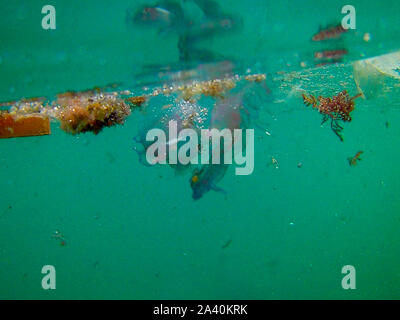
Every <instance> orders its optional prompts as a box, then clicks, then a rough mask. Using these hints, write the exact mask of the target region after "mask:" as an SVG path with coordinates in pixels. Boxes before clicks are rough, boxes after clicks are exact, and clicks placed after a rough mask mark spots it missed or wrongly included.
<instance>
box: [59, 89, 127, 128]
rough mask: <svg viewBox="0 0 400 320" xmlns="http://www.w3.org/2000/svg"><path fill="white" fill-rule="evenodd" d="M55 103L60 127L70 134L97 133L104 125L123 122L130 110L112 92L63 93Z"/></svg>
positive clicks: (109, 125)
mask: <svg viewBox="0 0 400 320" xmlns="http://www.w3.org/2000/svg"><path fill="white" fill-rule="evenodd" d="M57 104H59V106H60V109H59V111H58V114H57V119H58V120H59V121H60V127H61V129H62V130H64V131H66V132H68V133H71V134H78V133H81V132H87V131H91V132H93V133H94V134H97V133H99V132H100V131H101V130H102V129H103V128H104V127H111V126H113V125H115V124H123V123H124V121H125V118H126V117H127V116H129V115H130V112H131V111H130V107H129V106H128V105H127V104H126V103H125V102H124V100H123V99H121V98H118V97H117V96H116V95H115V94H112V93H95V92H93V91H90V92H82V93H74V92H73V93H64V94H62V95H59V96H58V100H57Z"/></svg>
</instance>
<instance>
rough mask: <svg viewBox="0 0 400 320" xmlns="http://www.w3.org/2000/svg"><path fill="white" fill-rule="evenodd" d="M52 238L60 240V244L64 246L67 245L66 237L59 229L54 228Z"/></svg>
mask: <svg viewBox="0 0 400 320" xmlns="http://www.w3.org/2000/svg"><path fill="white" fill-rule="evenodd" d="M52 238H53V239H57V240H58V241H59V242H60V246H62V247H64V246H66V245H67V242H66V239H65V237H64V236H63V234H62V233H61V232H60V231H59V230H55V231H54V232H53V234H52Z"/></svg>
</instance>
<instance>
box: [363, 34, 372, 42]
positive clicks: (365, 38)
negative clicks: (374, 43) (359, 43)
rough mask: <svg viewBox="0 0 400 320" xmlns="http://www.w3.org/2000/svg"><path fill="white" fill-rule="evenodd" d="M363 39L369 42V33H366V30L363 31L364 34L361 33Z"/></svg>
mask: <svg viewBox="0 0 400 320" xmlns="http://www.w3.org/2000/svg"><path fill="white" fill-rule="evenodd" d="M363 40H364V41H365V42H369V41H370V40H371V34H370V33H368V32H366V33H364V35H363Z"/></svg>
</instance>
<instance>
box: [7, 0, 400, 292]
mask: <svg viewBox="0 0 400 320" xmlns="http://www.w3.org/2000/svg"><path fill="white" fill-rule="evenodd" d="M0 3H1V4H0V6H1V8H2V13H3V15H2V16H3V18H2V20H1V21H0V39H1V40H0V75H1V78H0V84H1V85H0V88H1V91H0V101H6V100H13V99H20V98H23V97H31V96H54V95H55V94H57V93H59V92H65V91H67V90H84V89H88V88H92V87H95V86H104V85H107V84H110V83H118V85H119V86H120V88H125V89H129V90H132V91H135V92H137V94H142V93H143V92H144V89H143V86H144V85H146V86H148V87H150V88H151V87H154V86H160V85H162V84H163V82H162V81H160V80H159V73H158V72H157V71H155V70H159V69H157V68H160V67H162V66H171V68H172V69H174V70H181V69H183V68H184V67H186V64H185V63H183V62H182V61H179V53H180V52H179V46H178V42H179V36H178V34H179V32H180V31H177V30H180V29H173V30H172V31H171V30H163V31H160V30H158V28H152V27H145V26H139V25H137V24H134V23H131V21H127V12H135V10H137V8H139V7H140V5H145V4H152V5H154V4H155V3H150V2H146V1H140V2H139V1H118V2H117V1H115V2H113V3H112V4H111V2H108V1H103V2H101V1H81V2H79V3H74V4H72V3H71V2H69V1H52V3H51V4H52V5H53V6H54V7H55V8H56V14H57V15H56V17H57V20H56V21H57V27H56V30H43V29H42V28H41V19H42V17H43V15H42V14H41V8H42V6H43V5H45V4H47V3H43V2H42V1H36V0H35V1H29V2H28V1H14V2H12V3H11V2H6V1H1V2H0ZM176 3H178V4H179V5H180V6H182V7H183V8H184V10H187V11H188V12H191V14H192V15H193V16H195V17H196V16H198V15H197V14H196V12H199V8H198V7H196V5H195V4H193V2H192V1H176ZM345 4H348V3H347V2H346V3H345V2H342V1H330V2H329V3H322V2H320V1H306V0H304V1H300V0H299V1H276V2H272V1H261V0H260V1H256V0H252V1H246V2H243V1H233V0H231V1H223V2H222V1H221V3H220V5H221V10H222V11H223V12H224V13H226V14H230V15H232V16H234V17H235V19H238V20H236V21H240V27H239V28H238V29H237V30H232V32H230V31H228V32H226V33H223V34H216V35H214V36H212V37H205V38H203V39H198V40H196V49H198V48H201V49H203V50H207V51H208V52H211V53H212V55H213V57H215V59H217V57H218V58H219V57H220V56H223V57H224V59H227V60H229V61H231V62H232V64H233V65H234V66H235V67H234V72H235V73H236V74H239V75H241V74H245V73H246V70H247V69H251V72H260V73H265V74H266V76H267V80H266V84H267V85H268V87H269V89H270V94H269V95H268V98H267V99H266V100H265V101H263V102H262V103H261V106H260V112H259V115H258V117H259V118H258V120H260V122H262V123H263V124H264V126H265V128H266V129H267V131H268V133H269V134H266V132H265V130H260V129H256V131H255V148H254V150H255V165H254V172H253V174H251V175H249V176H236V175H235V173H234V167H233V166H230V168H229V169H228V172H227V173H226V175H225V177H224V178H223V179H222V180H221V181H220V183H219V184H218V185H219V186H220V187H221V188H223V189H224V190H226V192H227V195H226V197H225V196H224V195H222V194H220V193H217V192H213V191H210V192H209V193H207V194H206V195H204V197H203V198H201V199H200V200H197V201H194V200H193V199H192V194H191V189H190V184H189V178H190V174H187V173H186V174H183V175H177V174H175V171H174V170H173V169H171V168H170V167H169V166H162V165H159V166H155V167H145V166H143V165H142V164H140V163H139V161H138V156H137V154H136V153H135V152H134V150H133V147H134V142H133V137H134V136H135V135H136V134H137V131H138V128H140V125H141V119H143V115H142V114H140V116H139V112H137V111H134V112H132V114H131V116H130V117H129V118H128V119H127V120H126V122H125V124H124V125H120V126H115V127H111V128H105V129H104V130H103V131H102V132H101V133H100V134H98V135H93V134H91V133H85V134H81V135H76V136H73V135H69V134H66V133H65V132H63V131H62V130H60V128H59V123H58V122H57V121H54V122H52V127H51V130H52V133H51V135H48V136H41V137H29V138H15V139H1V140H0V190H1V191H0V298H1V299H398V298H400V291H399V287H400V255H399V252H400V243H399V240H400V239H399V227H400V200H399V192H400V179H399V178H400V169H399V165H398V164H399V163H400V151H399V147H398V146H399V142H400V126H399V123H400V113H399V111H400V96H399V83H398V82H396V81H394V84H393V86H392V87H389V88H387V89H385V91H382V92H379V93H380V95H379V96H378V95H377V96H376V97H375V96H374V97H368V98H367V99H363V98H358V99H357V100H356V107H355V110H354V112H353V113H352V116H353V121H352V122H350V123H345V124H344V130H343V137H344V142H341V141H340V140H339V139H338V138H337V137H336V136H335V134H334V133H333V132H332V131H331V129H330V127H329V125H324V126H323V127H321V126H320V123H321V115H320V114H318V112H317V111H316V110H312V109H311V108H309V107H308V108H307V107H306V106H305V105H304V104H303V101H302V98H301V92H303V91H305V92H308V93H312V94H314V95H320V94H321V95H324V96H332V95H336V94H337V93H339V92H340V91H342V90H344V89H346V90H347V91H348V92H349V93H350V95H355V94H356V93H357V87H356V84H355V81H354V76H353V62H354V61H356V60H360V59H365V58H368V57H374V56H379V55H383V54H387V53H392V52H395V51H397V50H399V49H400V48H399V47H400V20H399V14H398V12H399V9H400V3H399V2H398V1H389V0H388V1H380V2H379V3H377V2H376V1H352V3H351V4H352V5H353V6H354V7H355V8H356V12H357V27H356V30H353V31H351V32H348V33H346V34H345V35H343V37H342V38H341V39H339V40H328V41H327V42H323V41H322V42H313V41H311V37H312V36H313V35H314V34H315V33H317V32H318V30H319V27H320V26H321V27H326V26H327V25H330V24H332V23H333V24H335V23H338V22H340V20H341V18H342V17H343V15H342V14H341V8H342V7H343V5H345ZM196 10H197V11H196ZM128 16H129V15H128ZM199 20H200V22H198V23H201V18H199ZM196 23H197V22H196ZM176 28H178V27H176ZM366 33H368V34H369V35H370V40H369V41H365V40H364V36H365V34H366ZM343 48H346V50H347V51H348V54H347V55H345V56H344V57H343V60H342V61H341V62H340V63H338V64H329V65H325V66H322V67H316V64H317V63H318V62H316V61H315V59H314V53H315V52H316V51H322V50H332V49H343ZM192 49H193V48H191V47H190V48H189V49H188V50H189V51H190V50H192ZM193 50H194V49H193ZM190 52H192V51H190ZM199 59H201V54H200V57H197V59H191V60H190V61H189V62H190V63H191V67H193V65H194V66H195V65H196V64H197V63H199V61H198V60H199ZM150 65H151V66H153V67H152V68H149V67H148V66H150ZM155 66H157V68H156V67H155ZM144 117H146V115H145V116H144ZM360 150H362V151H363V152H364V153H363V154H362V156H361V158H362V161H359V162H358V164H357V165H356V166H349V162H348V160H347V159H348V157H352V156H354V155H355V154H356V153H357V152H358V151H360ZM272 158H274V159H276V160H277V161H278V166H274V165H272V163H271V162H272V161H271V160H272ZM300 164H301V165H300ZM56 231H58V232H60V233H62V235H63V236H64V237H65V241H66V242H65V243H66V245H65V246H61V245H60V241H59V239H57V238H55V237H54V234H55V232H56ZM44 265H53V266H54V267H55V268H56V272H57V273H56V274H57V278H56V279H57V288H56V290H43V289H42V287H41V281H42V277H43V276H44V275H43V274H42V273H41V269H42V267H43V266H44ZM345 265H352V266H354V267H355V269H356V275H357V276H356V283H357V286H356V287H357V289H355V290H344V289H343V288H342V286H341V281H342V278H343V277H344V275H343V274H342V273H341V270H342V267H343V266H345Z"/></svg>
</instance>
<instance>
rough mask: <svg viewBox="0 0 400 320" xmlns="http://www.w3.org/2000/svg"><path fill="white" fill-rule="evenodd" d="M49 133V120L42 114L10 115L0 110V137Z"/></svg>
mask: <svg viewBox="0 0 400 320" xmlns="http://www.w3.org/2000/svg"><path fill="white" fill-rule="evenodd" d="M46 134H50V120H49V118H48V117H46V116H42V115H20V116H16V115H12V114H10V113H8V112H0V138H14V137H29V136H42V135H46Z"/></svg>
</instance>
